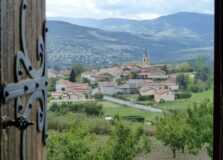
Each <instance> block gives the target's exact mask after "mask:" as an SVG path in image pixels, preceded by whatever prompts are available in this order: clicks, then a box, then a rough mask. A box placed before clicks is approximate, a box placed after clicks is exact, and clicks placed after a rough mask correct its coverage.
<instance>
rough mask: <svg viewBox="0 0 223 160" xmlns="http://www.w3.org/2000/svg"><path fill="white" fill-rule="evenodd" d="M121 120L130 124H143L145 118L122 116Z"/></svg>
mask: <svg viewBox="0 0 223 160" xmlns="http://www.w3.org/2000/svg"><path fill="white" fill-rule="evenodd" d="M123 118H124V119H125V120H127V121H131V122H142V123H143V122H145V118H144V117H143V116H123Z"/></svg>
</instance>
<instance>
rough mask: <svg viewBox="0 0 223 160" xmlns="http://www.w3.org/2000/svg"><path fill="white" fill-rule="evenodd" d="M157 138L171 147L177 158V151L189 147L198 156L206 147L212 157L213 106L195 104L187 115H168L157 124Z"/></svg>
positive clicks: (176, 113)
mask: <svg viewBox="0 0 223 160" xmlns="http://www.w3.org/2000/svg"><path fill="white" fill-rule="evenodd" d="M156 129H157V133H156V137H157V139H159V140H160V141H161V142H162V143H163V144H164V145H166V146H169V147H170V148H171V150H172V152H173V158H176V151H177V150H180V149H181V150H182V152H184V148H185V147H187V148H188V149H189V151H190V153H193V154H196V153H198V151H199V150H200V149H201V148H202V147H203V146H204V145H205V146H206V147H207V152H208V155H209V156H210V157H212V154H213V146H212V142H213V133H212V132H213V131H212V130H213V105H212V104H208V103H202V104H200V105H196V104H194V106H193V108H190V109H188V110H187V112H186V113H178V112H175V113H172V114H166V115H165V116H164V117H163V118H161V119H160V120H159V121H158V122H157V123H156Z"/></svg>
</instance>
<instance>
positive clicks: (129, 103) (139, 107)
mask: <svg viewBox="0 0 223 160" xmlns="http://www.w3.org/2000/svg"><path fill="white" fill-rule="evenodd" d="M103 99H104V100H106V101H109V102H113V103H117V104H121V105H126V106H128V107H132V108H137V109H141V110H146V111H151V112H159V113H162V112H163V110H162V109H159V108H155V107H152V106H145V105H141V104H137V103H134V102H130V101H125V100H121V99H118V98H113V97H109V96H104V98H103Z"/></svg>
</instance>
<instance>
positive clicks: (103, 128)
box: [90, 119, 112, 135]
mask: <svg viewBox="0 0 223 160" xmlns="http://www.w3.org/2000/svg"><path fill="white" fill-rule="evenodd" d="M90 131H91V133H95V134H99V135H105V134H110V133H111V131H112V129H111V125H110V123H109V122H108V121H105V120H104V119H102V120H97V121H96V122H95V124H94V126H92V128H91V129H90Z"/></svg>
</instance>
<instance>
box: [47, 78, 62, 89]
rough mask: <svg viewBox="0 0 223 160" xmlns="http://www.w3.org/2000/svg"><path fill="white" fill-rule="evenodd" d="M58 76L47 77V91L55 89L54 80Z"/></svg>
mask: <svg viewBox="0 0 223 160" xmlns="http://www.w3.org/2000/svg"><path fill="white" fill-rule="evenodd" d="M58 80H59V79H58V78H49V79H48V90H49V91H55V90H56V82H57V81H58Z"/></svg>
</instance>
